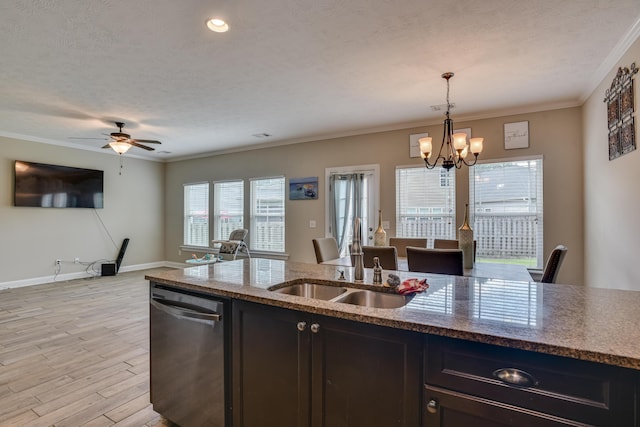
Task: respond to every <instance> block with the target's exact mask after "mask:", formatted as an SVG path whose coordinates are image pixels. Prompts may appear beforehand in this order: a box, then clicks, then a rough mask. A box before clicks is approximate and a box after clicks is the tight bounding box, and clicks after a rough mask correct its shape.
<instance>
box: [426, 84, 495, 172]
mask: <svg viewBox="0 0 640 427" xmlns="http://www.w3.org/2000/svg"><path fill="white" fill-rule="evenodd" d="M451 77H453V73H444V74H443V75H442V78H443V79H445V80H446V81H447V112H446V113H445V114H446V116H447V118H446V119H444V133H443V135H442V145H440V150H439V151H438V156H437V157H436V158H435V160H434V161H433V163H431V162H430V161H429V159H430V158H431V155H432V154H433V150H432V146H431V137H424V138H420V139H419V140H418V142H419V143H420V155H421V156H422V158H423V159H424V163H425V166H426V167H427V169H433V168H434V167H436V165H437V164H438V163H441V165H442V167H443V168H445V169H446V170H449V169H451V168H452V167H454V166H455V168H456V169H460V168H461V167H462V165H463V164H464V165H467V166H473V165H475V164H476V162H477V161H478V154H480V153H481V152H482V142H483V140H484V138H471V139H470V140H469V144H467V134H466V133H453V120H451V118H449V110H450V109H451V103H450V102H449V79H451ZM469 152H471V153H472V154H473V156H474V159H473V160H472V161H471V162H467V160H465V158H466V157H467V155H468V154H469Z"/></svg>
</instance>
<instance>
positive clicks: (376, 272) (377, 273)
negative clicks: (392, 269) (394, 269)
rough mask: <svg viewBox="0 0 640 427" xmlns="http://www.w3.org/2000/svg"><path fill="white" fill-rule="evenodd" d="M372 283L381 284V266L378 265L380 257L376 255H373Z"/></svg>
mask: <svg viewBox="0 0 640 427" xmlns="http://www.w3.org/2000/svg"><path fill="white" fill-rule="evenodd" d="M373 284H374V285H381V284H382V266H381V265H380V258H378V257H377V256H374V257H373Z"/></svg>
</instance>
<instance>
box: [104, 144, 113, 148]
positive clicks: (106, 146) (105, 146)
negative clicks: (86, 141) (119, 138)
mask: <svg viewBox="0 0 640 427" xmlns="http://www.w3.org/2000/svg"><path fill="white" fill-rule="evenodd" d="M102 148H111V146H110V145H109V144H107V145H103V146H102Z"/></svg>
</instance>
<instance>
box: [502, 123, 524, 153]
mask: <svg viewBox="0 0 640 427" xmlns="http://www.w3.org/2000/svg"><path fill="white" fill-rule="evenodd" d="M515 148H529V122H528V121H524V122H515V123H505V124H504V149H505V150H513V149H515Z"/></svg>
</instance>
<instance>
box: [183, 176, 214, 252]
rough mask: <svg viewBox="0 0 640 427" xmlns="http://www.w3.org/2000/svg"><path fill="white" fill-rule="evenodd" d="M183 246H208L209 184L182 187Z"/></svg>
mask: <svg viewBox="0 0 640 427" xmlns="http://www.w3.org/2000/svg"><path fill="white" fill-rule="evenodd" d="M183 241H184V244H185V245H189V246H209V183H207V182H204V183H199V184H185V185H184V239H183Z"/></svg>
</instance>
